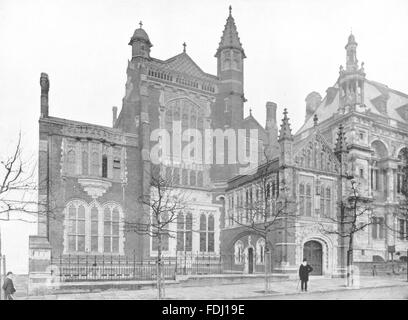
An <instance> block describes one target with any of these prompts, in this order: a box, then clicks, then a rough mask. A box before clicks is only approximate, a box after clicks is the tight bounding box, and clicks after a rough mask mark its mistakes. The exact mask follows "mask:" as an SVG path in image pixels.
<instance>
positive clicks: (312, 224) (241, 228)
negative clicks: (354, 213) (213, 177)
mask: <svg viewBox="0 0 408 320" xmlns="http://www.w3.org/2000/svg"><path fill="white" fill-rule="evenodd" d="M345 49H346V68H344V67H343V66H340V72H339V76H338V78H337V80H336V83H335V85H334V86H332V87H329V88H328V89H327V90H326V95H325V97H324V98H323V99H322V97H321V95H320V94H319V93H317V92H312V93H310V94H309V95H308V96H307V97H306V119H305V123H304V124H303V126H302V127H301V128H300V129H299V131H298V132H297V133H296V134H294V135H292V133H291V130H290V127H289V122H288V118H287V112H286V110H285V114H284V118H283V121H282V125H281V130H280V134H279V138H278V142H279V147H280V153H276V154H275V156H276V157H274V158H273V159H272V160H270V161H269V162H268V163H267V164H264V165H262V166H260V167H259V168H258V170H257V171H256V172H254V173H253V174H252V175H249V176H237V177H235V178H233V179H231V180H230V181H229V183H228V187H227V188H226V193H225V197H226V201H225V204H226V215H225V220H224V226H223V229H222V232H221V251H222V252H233V253H234V256H235V257H234V267H233V268H235V269H243V270H245V271H246V272H256V271H260V270H263V265H264V259H265V238H264V237H261V236H260V235H259V233H257V232H253V231H254V230H253V229H252V230H251V228H250V226H251V224H252V223H254V224H255V225H256V224H262V223H264V222H263V220H262V216H261V217H257V216H255V219H253V217H252V218H251V214H250V210H248V204H249V205H252V206H253V204H254V203H257V201H262V202H265V199H266V203H267V205H268V206H270V205H271V203H273V202H274V199H276V198H277V197H279V192H280V193H281V194H282V189H284V193H285V195H286V197H288V198H290V199H292V201H291V203H292V205H293V208H292V209H291V210H293V212H294V213H295V218H294V219H293V221H292V222H291V225H290V226H288V225H287V226H286V227H285V228H278V230H277V231H276V232H271V233H270V234H269V235H268V238H267V239H266V240H267V242H268V247H269V248H270V251H271V259H272V260H271V268H272V270H273V271H275V272H294V271H295V270H296V268H297V266H298V265H299V264H300V263H301V261H302V259H303V258H304V257H306V258H308V260H309V263H311V264H312V265H313V266H314V271H313V273H314V274H320V275H337V274H341V273H342V272H343V271H344V266H345V261H346V254H347V243H346V242H345V241H344V239H342V238H341V237H339V236H338V235H336V232H338V231H339V229H338V228H339V227H340V226H339V224H338V223H336V222H337V221H340V219H336V217H339V214H340V212H339V211H340V206H339V204H340V203H341V200H342V199H343V201H345V199H346V198H347V197H349V196H350V193H351V190H350V189H351V188H350V186H351V185H350V181H348V179H347V178H346V177H349V178H351V177H353V178H354V181H356V185H357V188H358V192H359V197H360V198H361V199H366V201H367V203H370V205H367V208H370V209H372V210H370V211H369V213H368V214H367V215H364V217H365V218H363V216H362V217H361V221H358V223H366V224H369V225H368V226H367V227H365V228H364V229H363V230H361V231H359V232H357V233H356V234H355V239H354V241H355V244H354V251H353V260H354V261H356V262H369V261H387V260H389V259H390V257H391V256H390V253H391V252H396V253H398V254H399V255H400V257H401V256H405V257H406V252H407V251H406V250H407V248H408V241H407V239H408V238H407V234H408V229H407V223H406V221H405V217H404V216H403V215H401V212H400V203H401V201H403V194H402V191H403V189H404V187H405V186H404V183H406V180H404V172H403V170H402V168H403V166H404V162H405V161H406V156H405V155H406V151H407V145H408V95H407V94H404V93H402V92H399V91H396V90H393V89H391V88H389V87H387V86H386V85H384V84H381V83H379V82H375V81H372V80H368V79H367V78H366V74H365V70H364V63H361V65H360V66H359V64H358V60H357V50H356V49H357V42H356V41H355V37H354V35H352V34H351V35H350V36H349V38H348V42H347V45H346V47H345ZM273 119H274V121H276V120H275V119H276V117H275V116H273ZM274 127H275V128H276V123H275V124H274ZM275 132H277V129H275ZM405 163H406V162H405ZM266 166H267V167H266ZM265 177H266V180H265V181H266V183H267V186H268V189H267V190H268V195H267V196H264V197H263V193H262V192H261V191H262V190H263V188H262V182H263V181H264V180H262V178H265ZM270 211H271V212H273V210H270ZM272 215H273V214H272V213H271V216H272ZM333 218H334V219H333ZM257 219H258V220H257ZM259 219H260V220H259ZM271 219H272V218H270V219H268V221H269V220H271ZM364 219H365V220H364Z"/></svg>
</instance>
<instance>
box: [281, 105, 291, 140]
mask: <svg viewBox="0 0 408 320" xmlns="http://www.w3.org/2000/svg"><path fill="white" fill-rule="evenodd" d="M283 140H290V141H293V135H292V130H291V129H290V124H289V118H288V111H287V109H286V108H285V109H284V111H283V119H282V124H281V129H280V132H279V141H283Z"/></svg>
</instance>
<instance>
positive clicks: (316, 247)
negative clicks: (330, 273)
mask: <svg viewBox="0 0 408 320" xmlns="http://www.w3.org/2000/svg"><path fill="white" fill-rule="evenodd" d="M303 258H306V259H307V262H308V264H310V265H311V266H312V268H313V271H312V272H311V275H322V274H323V272H322V271H323V270H322V266H323V249H322V245H321V243H320V242H317V241H308V242H306V243H305V244H304V246H303Z"/></svg>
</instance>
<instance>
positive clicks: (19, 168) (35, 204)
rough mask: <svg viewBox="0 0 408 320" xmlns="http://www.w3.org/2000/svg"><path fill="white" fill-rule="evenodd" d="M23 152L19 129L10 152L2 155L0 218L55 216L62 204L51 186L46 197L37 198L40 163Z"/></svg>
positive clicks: (34, 219)
mask: <svg viewBox="0 0 408 320" xmlns="http://www.w3.org/2000/svg"><path fill="white" fill-rule="evenodd" d="M23 153H24V152H23V146H22V139H21V132H20V133H19V135H18V139H17V143H16V145H15V147H14V148H13V151H12V152H11V153H10V155H6V156H3V157H0V220H2V221H23V222H27V223H37V218H39V217H46V218H47V219H48V218H56V217H57V215H56V214H55V213H56V212H57V210H58V209H60V208H58V206H57V201H56V198H55V196H54V195H53V192H52V190H51V192H50V194H49V195H48V197H47V199H38V194H37V192H38V185H39V183H40V184H41V181H40V182H39V183H38V181H37V176H36V174H35V171H36V170H37V165H36V162H35V161H32V159H31V158H30V157H26V155H23ZM45 179H47V178H45ZM49 183H51V182H49Z"/></svg>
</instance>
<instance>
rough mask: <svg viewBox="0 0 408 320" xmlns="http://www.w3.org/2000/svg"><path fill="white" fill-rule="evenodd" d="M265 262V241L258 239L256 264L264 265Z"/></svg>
mask: <svg viewBox="0 0 408 320" xmlns="http://www.w3.org/2000/svg"><path fill="white" fill-rule="evenodd" d="M264 262H265V240H264V239H262V238H260V239H258V241H257V242H256V263H257V264H264Z"/></svg>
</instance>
